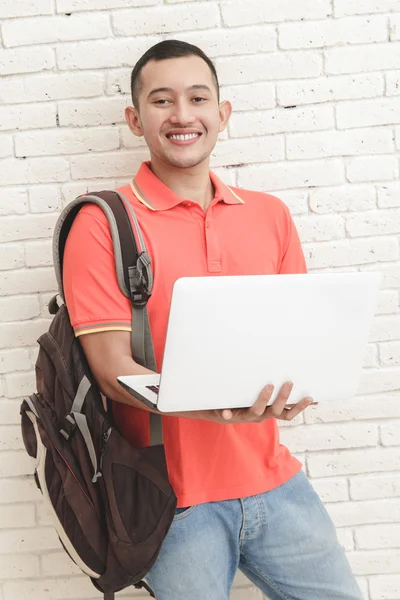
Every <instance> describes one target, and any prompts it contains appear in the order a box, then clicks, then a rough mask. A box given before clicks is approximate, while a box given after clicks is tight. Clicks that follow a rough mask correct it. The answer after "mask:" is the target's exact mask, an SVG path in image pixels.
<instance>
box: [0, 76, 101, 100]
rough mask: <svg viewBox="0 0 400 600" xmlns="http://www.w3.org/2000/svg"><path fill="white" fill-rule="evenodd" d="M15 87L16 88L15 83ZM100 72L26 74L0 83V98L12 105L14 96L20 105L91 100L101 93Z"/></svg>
mask: <svg viewBox="0 0 400 600" xmlns="http://www.w3.org/2000/svg"><path fill="white" fill-rule="evenodd" d="M17 83H18V84H19V86H20V87H19V88H18V89H16V84H17ZM103 88H104V74H103V73H101V72H100V73H96V72H94V73H90V72H87V71H85V72H82V73H80V72H79V71H78V72H75V73H50V74H44V75H27V76H25V77H24V78H21V79H18V80H16V79H15V78H12V79H6V80H4V81H0V99H1V101H2V102H4V103H9V104H12V103H13V102H15V98H16V97H17V98H18V100H19V101H20V102H43V101H47V100H63V99H67V98H92V97H94V96H101V95H102V94H103V92H104V89H103Z"/></svg>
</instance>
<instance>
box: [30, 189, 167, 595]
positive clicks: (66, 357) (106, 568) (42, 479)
mask: <svg viewBox="0 0 400 600" xmlns="http://www.w3.org/2000/svg"><path fill="white" fill-rule="evenodd" d="M87 203H95V204H97V205H98V206H100V207H101V208H102V209H103V211H104V213H105V214H106V216H107V218H108V222H109V225H110V229H111V235H112V238H113V245H114V254H115V263H116V272H117V276H118V282H119V285H120V288H121V291H122V293H124V294H125V295H126V296H128V297H129V298H130V300H131V302H132V311H133V320H132V353H133V356H134V358H135V360H136V361H137V362H139V363H140V364H142V365H144V366H147V367H148V368H151V369H155V361H154V353H153V348H152V342H151V336H150V328H149V322H148V314H147V308H146V303H147V300H148V298H149V297H150V294H151V288H152V274H151V268H150V258H149V256H148V254H147V252H146V248H145V245H144V241H143V238H142V235H141V232H140V228H139V225H138V222H137V220H136V216H135V215H134V213H133V209H132V207H131V205H130V204H129V202H128V201H127V200H126V199H125V198H123V197H121V196H120V195H118V194H117V193H115V192H99V193H96V194H95V195H93V194H90V195H86V196H81V197H79V198H77V199H76V200H75V201H74V202H73V203H72V204H70V205H69V206H68V207H67V208H66V209H65V210H64V211H63V213H62V214H61V216H60V218H59V220H58V223H57V226H56V230H55V234H54V264H55V268H56V274H57V279H58V284H59V291H60V295H61V296H63V286H62V263H63V253H64V248H65V242H66V239H67V235H68V232H69V230H70V228H71V225H72V223H73V220H74V218H75V216H76V215H77V213H78V212H79V210H80V209H81V208H82V207H83V206H84V205H85V204H87ZM128 211H129V212H128ZM128 215H130V217H131V218H130V217H129V216H128ZM132 224H133V226H134V229H135V234H136V238H137V240H136V239H135V235H134V233H133V229H132ZM49 311H50V313H51V314H54V315H55V317H54V319H53V321H52V323H51V325H50V328H49V330H48V332H46V333H44V334H43V335H42V336H41V337H40V338H39V340H38V342H39V346H40V348H39V355H38V359H37V363H36V383H37V393H35V394H32V395H31V396H30V397H29V398H26V399H25V400H24V401H23V403H22V406H21V423H22V434H23V439H24V443H25V447H26V450H27V452H28V453H29V455H30V456H32V457H34V458H35V459H36V468H35V473H34V476H35V480H36V483H37V485H38V487H39V489H40V490H41V492H42V494H43V497H44V501H45V503H46V505H47V507H48V509H49V510H50V512H51V514H52V516H53V518H54V524H55V527H56V529H57V533H58V535H59V537H60V540H61V543H62V545H63V546H64V548H65V550H66V551H67V552H68V554H69V555H70V557H71V558H72V559H73V560H74V561H75V563H76V564H77V565H78V566H79V567H80V568H81V570H82V571H83V572H84V573H86V574H87V575H89V576H90V577H91V579H92V582H93V584H94V585H95V586H96V588H98V589H99V590H101V591H102V592H103V593H104V598H105V599H107V600H111V599H112V598H114V592H116V591H119V590H122V589H124V588H126V587H128V586H130V585H135V586H136V587H138V588H139V587H145V588H146V589H147V590H148V591H149V592H150V593H151V594H152V592H151V590H150V588H148V586H147V585H146V584H145V583H144V582H143V581H142V579H143V577H144V576H145V575H146V573H148V571H149V570H150V568H151V567H152V565H153V564H154V562H155V560H156V558H157V556H158V553H159V551H160V548H161V545H162V542H163V540H164V538H165V536H166V534H167V532H168V530H169V527H170V525H171V522H172V519H173V517H174V515H175V509H176V497H175V494H174V492H173V490H172V488H171V486H170V484H169V481H168V475H167V468H166V462H165V454H164V446H163V445H162V443H161V441H162V435H161V417H160V416H158V415H153V414H150V428H151V442H152V445H151V446H149V447H147V448H143V449H140V450H138V449H135V448H133V447H132V446H131V445H130V444H129V443H128V442H127V440H126V439H124V438H123V437H122V436H121V434H120V433H119V431H118V430H117V429H116V427H115V425H114V423H113V421H112V416H111V414H110V412H109V411H107V410H106V407H105V405H104V403H103V398H102V396H101V393H100V390H99V388H98V386H97V384H96V382H95V380H94V378H93V376H92V374H91V372H90V369H89V366H88V363H87V361H86V358H85V355H84V353H83V351H82V348H81V345H80V342H79V340H78V339H77V338H76V337H75V334H74V331H73V328H72V326H71V323H70V319H69V315H68V311H67V308H66V306H65V304H63V305H62V306H60V307H59V306H58V303H57V300H56V297H55V298H53V299H52V300H51V302H50V304H49ZM152 595H153V594H152Z"/></svg>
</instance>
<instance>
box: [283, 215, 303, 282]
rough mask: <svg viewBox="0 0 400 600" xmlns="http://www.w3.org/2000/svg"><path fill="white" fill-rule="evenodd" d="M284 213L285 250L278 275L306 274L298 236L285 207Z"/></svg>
mask: <svg viewBox="0 0 400 600" xmlns="http://www.w3.org/2000/svg"><path fill="white" fill-rule="evenodd" d="M285 213H286V249H285V251H284V254H283V257H282V261H281V265H280V268H279V273H281V274H291V273H292V274H296V273H307V266H306V261H305V258H304V254H303V250H302V247H301V243H300V238H299V234H298V233H297V229H296V226H295V224H294V222H293V219H292V216H291V214H290V211H289V209H288V208H287V206H285Z"/></svg>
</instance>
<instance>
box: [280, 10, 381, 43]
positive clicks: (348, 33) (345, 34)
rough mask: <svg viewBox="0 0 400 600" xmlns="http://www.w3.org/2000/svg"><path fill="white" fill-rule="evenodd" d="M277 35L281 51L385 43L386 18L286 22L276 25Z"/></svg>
mask: <svg viewBox="0 0 400 600" xmlns="http://www.w3.org/2000/svg"><path fill="white" fill-rule="evenodd" d="M278 33H279V47H280V48H282V49H283V50H290V49H295V48H324V47H326V46H336V45H342V44H367V43H372V42H384V41H386V40H387V19H386V17H383V16H378V17H370V16H368V17H350V18H348V19H325V20H324V21H316V22H313V21H311V22H302V23H285V24H283V25H279V26H278Z"/></svg>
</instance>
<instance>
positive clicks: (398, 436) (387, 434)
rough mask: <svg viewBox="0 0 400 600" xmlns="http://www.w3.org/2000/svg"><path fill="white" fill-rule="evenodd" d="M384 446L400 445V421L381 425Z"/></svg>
mask: <svg viewBox="0 0 400 600" xmlns="http://www.w3.org/2000/svg"><path fill="white" fill-rule="evenodd" d="M380 431H381V442H382V446H400V421H394V422H393V423H387V424H382V425H381V426H380Z"/></svg>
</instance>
